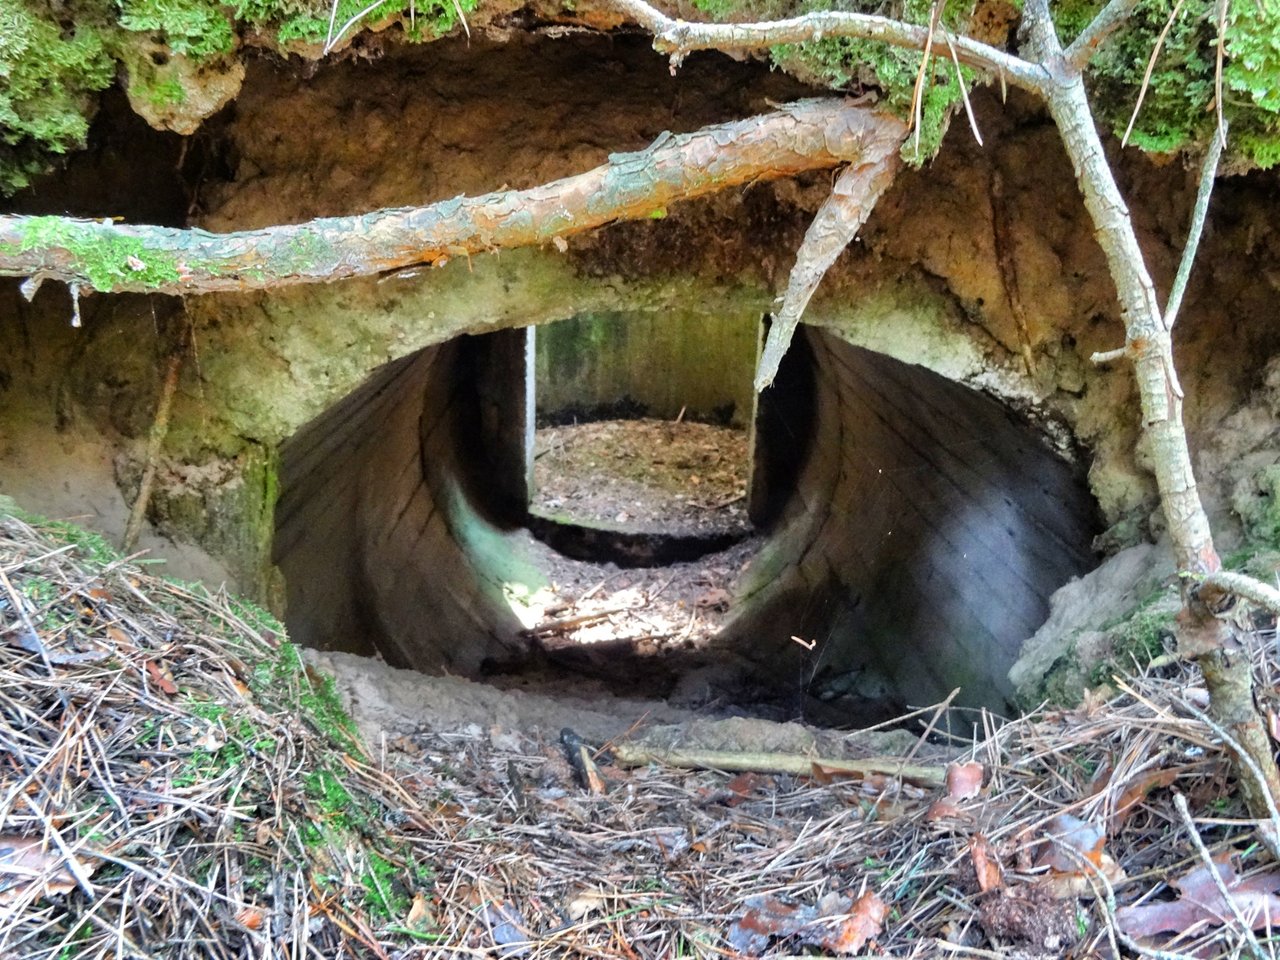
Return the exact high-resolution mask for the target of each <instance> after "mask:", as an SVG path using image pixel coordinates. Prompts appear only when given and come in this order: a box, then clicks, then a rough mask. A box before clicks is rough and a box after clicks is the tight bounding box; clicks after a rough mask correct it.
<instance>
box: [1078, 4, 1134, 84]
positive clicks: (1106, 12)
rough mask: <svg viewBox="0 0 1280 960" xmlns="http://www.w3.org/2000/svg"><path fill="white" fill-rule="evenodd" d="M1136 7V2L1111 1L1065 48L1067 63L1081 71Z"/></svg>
mask: <svg viewBox="0 0 1280 960" xmlns="http://www.w3.org/2000/svg"><path fill="white" fill-rule="evenodd" d="M1137 5H1138V0H1111V2H1110V3H1108V4H1107V5H1106V6H1105V7H1103V8H1102V9H1101V10H1100V11H1099V12H1098V15H1097V16H1096V17H1094V18H1093V22H1092V23H1090V24H1089V25H1088V26H1087V27H1085V28H1084V30H1083V31H1081V33H1080V36H1078V37H1076V38H1075V40H1074V41H1072V43H1071V46H1069V47H1067V50H1066V53H1065V54H1064V56H1065V57H1066V60H1067V62H1068V63H1069V64H1071V66H1073V67H1075V68H1076V69H1077V70H1083V69H1084V68H1085V65H1086V64H1088V62H1089V61H1090V60H1092V59H1093V55H1094V54H1095V53H1097V52H1098V50H1099V49H1100V48H1101V47H1102V45H1103V44H1104V43H1105V42H1106V40H1107V38H1108V37H1110V36H1111V35H1112V34H1113V33H1115V32H1116V30H1118V29H1119V28H1120V27H1122V26H1124V22H1125V21H1126V20H1128V19H1129V16H1130V14H1132V13H1133V8H1134V7H1136V6H1137Z"/></svg>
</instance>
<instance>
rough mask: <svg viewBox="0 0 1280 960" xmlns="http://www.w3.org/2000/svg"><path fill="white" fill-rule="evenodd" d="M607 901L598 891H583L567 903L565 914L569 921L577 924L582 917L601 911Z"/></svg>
mask: <svg viewBox="0 0 1280 960" xmlns="http://www.w3.org/2000/svg"><path fill="white" fill-rule="evenodd" d="M607 903H608V900H607V899H606V898H605V895H604V894H603V893H601V892H600V891H599V890H583V891H582V892H581V893H579V894H578V895H577V896H576V897H574V898H573V899H572V900H570V901H569V904H568V906H566V907H565V908H564V909H565V913H567V914H568V915H569V919H570V920H572V921H573V922H574V923H577V922H578V921H579V920H581V919H582V918H583V917H585V916H587V915H589V914H591V913H594V912H595V911H597V910H603V909H604V908H605V905H606V904H607Z"/></svg>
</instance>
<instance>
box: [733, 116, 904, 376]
mask: <svg viewBox="0 0 1280 960" xmlns="http://www.w3.org/2000/svg"><path fill="white" fill-rule="evenodd" d="M905 135H906V131H905V130H903V136H904V137H905ZM900 145H901V140H899V142H898V143H897V144H894V143H892V142H891V141H888V140H886V141H882V142H881V144H880V147H881V149H880V150H879V152H878V153H876V154H872V153H871V152H870V151H868V152H867V153H866V154H865V155H864V156H863V159H862V162H860V163H856V164H851V165H850V166H849V167H847V168H846V169H845V170H844V172H843V173H841V174H840V177H839V179H838V180H836V185H835V187H834V188H833V189H832V191H831V196H829V197H827V199H826V201H825V202H824V203H823V204H822V206H821V207H820V208H819V209H818V212H817V214H816V215H815V216H814V218H813V223H811V224H809V229H808V230H807V231H805V235H804V241H803V242H802V243H801V244H800V249H799V250H797V251H796V263H795V266H794V267H792V268H791V276H790V277H789V278H788V280H787V292H786V294H785V295H784V296H783V298H782V307H781V309H779V311H778V314H777V316H776V317H775V318H774V322H773V326H771V327H770V328H769V336H768V339H767V340H766V341H765V345H764V350H763V351H761V353H760V364H759V366H758V367H757V368H756V380H755V387H756V390H757V391H760V390H763V389H764V388H765V387H767V386H769V384H771V383H772V382H773V378H774V377H775V376H776V375H777V373H778V365H779V364H780V363H781V362H782V357H783V355H784V354H785V353H786V352H787V347H789V346H790V345H791V338H792V336H793V335H794V334H795V330H796V327H797V326H798V325H799V323H800V316H801V315H802V314H803V313H804V308H805V307H806V306H808V304H809V300H810V299H811V298H812V297H813V292H814V291H815V290H816V289H817V288H818V284H819V283H821V282H822V278H823V277H824V276H825V275H826V272H827V270H828V269H829V268H830V266H831V265H832V264H833V263H835V262H836V257H838V256H840V253H841V251H843V250H844V248H845V247H847V246H848V245H849V244H850V243H851V242H852V241H853V238H854V237H855V236H856V235H857V233H858V231H859V230H860V229H862V225H863V224H864V223H866V222H867V217H869V216H871V211H872V210H873V209H874V208H875V205H876V201H877V200H879V199H880V196H881V194H883V193H884V191H885V190H886V189H888V187H889V184H891V183H893V179H894V177H895V176H896V175H897V172H898V169H899V167H901V165H902V160H901V158H900V157H899V155H898V149H899V146H900Z"/></svg>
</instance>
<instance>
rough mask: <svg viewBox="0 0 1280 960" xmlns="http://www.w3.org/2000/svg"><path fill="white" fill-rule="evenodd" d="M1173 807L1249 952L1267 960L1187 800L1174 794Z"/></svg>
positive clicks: (1181, 795) (1259, 958) (1262, 959)
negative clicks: (1237, 924)
mask: <svg viewBox="0 0 1280 960" xmlns="http://www.w3.org/2000/svg"><path fill="white" fill-rule="evenodd" d="M1173 805H1174V806H1175V807H1176V808H1177V810H1178V815H1179V816H1181V817H1182V824H1183V826H1184V827H1186V828H1187V835H1188V836H1190V837H1191V842H1192V843H1193V844H1195V847H1196V850H1197V851H1199V853H1200V859H1201V861H1203V863H1204V866H1205V869H1206V870H1208V871H1209V876H1210V877H1212V878H1213V884H1214V886H1216V887H1217V888H1218V893H1219V894H1221V895H1222V902H1223V903H1224V904H1226V906H1227V908H1228V909H1229V910H1230V911H1231V914H1232V916H1234V917H1235V919H1236V922H1237V923H1239V924H1240V929H1241V930H1242V931H1243V936H1244V938H1245V939H1246V940H1247V941H1248V943H1249V950H1250V952H1251V953H1252V954H1253V955H1254V956H1255V957H1257V958H1258V960H1268V957H1267V955H1266V954H1265V953H1263V951H1262V946H1261V944H1259V943H1258V938H1257V937H1255V936H1254V935H1253V925H1252V924H1250V923H1249V922H1248V921H1247V920H1245V918H1244V914H1243V913H1241V912H1240V905H1239V904H1238V903H1236V901H1235V898H1234V897H1233V896H1231V891H1229V890H1228V889H1227V884H1226V882H1225V881H1224V880H1223V879H1222V874H1221V873H1219V872H1218V865H1217V864H1216V863H1214V862H1213V857H1212V856H1210V855H1209V848H1208V847H1206V846H1205V845H1204V840H1202V839H1201V837H1200V831H1199V830H1197V829H1196V822H1195V821H1194V820H1193V819H1191V811H1190V810H1189V809H1188V808H1187V798H1186V797H1185V796H1184V795H1183V794H1181V793H1174V795H1173Z"/></svg>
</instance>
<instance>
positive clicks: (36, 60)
mask: <svg viewBox="0 0 1280 960" xmlns="http://www.w3.org/2000/svg"><path fill="white" fill-rule="evenodd" d="M63 19H64V20H65V19H66V18H63ZM96 19H97V18H95V17H94V16H93V11H91V10H90V11H86V15H85V16H78V17H76V18H75V19H74V20H67V21H66V22H65V23H64V22H60V20H59V19H57V18H55V17H54V15H53V13H52V11H51V10H50V9H48V8H47V7H45V6H43V5H40V4H36V3H30V2H27V0H0V193H12V192H13V191H14V190H18V189H21V188H22V187H25V186H26V185H27V184H28V183H29V182H30V179H31V177H32V176H34V175H35V174H37V173H39V172H41V171H42V170H43V169H45V168H46V167H47V165H48V162H49V159H50V157H51V156H53V155H58V154H63V153H66V152H68V151H70V150H75V149H79V148H80V147H82V146H83V145H84V139H85V135H86V134H87V133H88V130H89V119H88V118H89V116H90V115H91V114H92V111H93V107H94V102H95V99H94V94H96V93H97V91H99V90H102V89H105V88H106V87H107V86H109V85H110V84H111V81H112V79H113V78H114V76H115V65H114V63H112V60H111V57H110V56H109V54H108V52H107V49H106V45H105V43H104V33H103V31H102V29H101V27H100V26H99V25H98V24H97V23H96V22H95V20H96Z"/></svg>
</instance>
